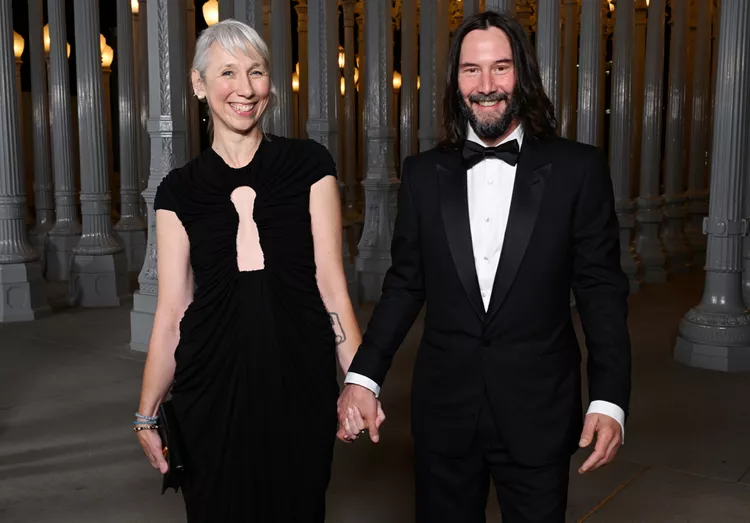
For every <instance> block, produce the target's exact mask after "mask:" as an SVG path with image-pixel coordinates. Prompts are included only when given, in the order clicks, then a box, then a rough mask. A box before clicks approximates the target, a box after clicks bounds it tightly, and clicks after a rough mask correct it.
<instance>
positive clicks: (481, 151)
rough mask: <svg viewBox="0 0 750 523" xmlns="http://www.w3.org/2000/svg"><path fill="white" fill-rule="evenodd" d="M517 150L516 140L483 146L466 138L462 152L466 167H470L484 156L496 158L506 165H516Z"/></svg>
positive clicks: (484, 157)
mask: <svg viewBox="0 0 750 523" xmlns="http://www.w3.org/2000/svg"><path fill="white" fill-rule="evenodd" d="M518 150H519V149H518V141H517V140H510V141H509V142H505V143H501V144H500V145H497V146H495V147H484V146H482V145H479V144H478V143H476V142H472V141H471V140H466V141H465V142H464V148H463V151H462V154H463V157H464V163H465V164H466V168H467V169H471V168H472V167H474V166H475V165H476V164H478V163H479V162H481V161H482V160H484V159H486V158H497V159H498V160H502V161H504V162H505V163H507V164H508V165H516V163H518Z"/></svg>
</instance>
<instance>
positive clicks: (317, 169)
mask: <svg viewBox="0 0 750 523" xmlns="http://www.w3.org/2000/svg"><path fill="white" fill-rule="evenodd" d="M310 159H311V163H312V164H313V169H312V170H311V172H310V185H313V184H314V183H316V182H318V181H319V180H322V179H323V178H325V177H326V176H333V177H334V178H338V173H337V172H336V162H335V161H334V160H333V157H332V156H331V153H330V152H329V151H328V149H326V148H325V147H324V146H323V145H321V144H319V143H318V142H316V141H314V140H310Z"/></svg>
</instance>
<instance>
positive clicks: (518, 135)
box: [466, 123, 523, 150]
mask: <svg viewBox="0 0 750 523" xmlns="http://www.w3.org/2000/svg"><path fill="white" fill-rule="evenodd" d="M466 127H467V128H468V132H467V133H466V139H467V140H471V141H472V142H474V143H478V144H479V145H481V146H482V147H486V146H487V145H486V144H485V143H484V142H483V141H482V140H481V138H479V136H477V133H476V132H475V131H474V128H473V127H472V126H471V124H467V125H466ZM511 140H518V149H519V150H520V149H521V146H522V145H523V126H522V125H521V124H520V123H519V124H518V125H517V126H516V128H515V129H513V132H512V133H510V134H509V135H508V136H507V137H506V138H505V139H504V140H503V141H502V142H500V143H505V142H509V141H511ZM498 145H500V144H498Z"/></svg>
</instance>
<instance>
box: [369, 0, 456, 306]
mask: <svg viewBox="0 0 750 523" xmlns="http://www.w3.org/2000/svg"><path fill="white" fill-rule="evenodd" d="M437 4H438V8H439V6H440V5H442V6H443V7H445V3H444V2H441V1H438V2H437ZM439 12H440V13H441V15H442V16H443V18H445V25H446V26H447V11H439ZM422 14H423V15H424V14H426V10H422ZM432 16H437V15H432ZM365 26H366V28H365V38H366V39H367V43H366V46H365V52H366V53H367V58H366V62H367V69H366V71H365V83H366V84H367V86H368V90H367V96H366V97H365V104H366V107H365V112H366V113H368V117H367V119H366V120H365V125H366V128H365V134H366V144H367V157H366V158H367V171H366V176H365V180H364V181H363V182H362V185H363V186H364V189H365V209H366V210H365V225H364V230H363V232H362V239H361V240H360V243H359V253H358V255H357V262H356V264H357V272H358V274H359V278H360V290H361V296H362V299H363V300H366V301H375V300H377V299H378V298H379V297H380V293H381V287H382V284H383V278H384V277H385V273H386V271H387V270H388V268H389V267H390V265H391V253H390V248H391V237H392V234H393V225H394V222H395V219H396V194H397V190H398V186H399V181H398V179H397V178H396V159H395V157H394V139H395V129H394V128H393V114H392V110H391V108H392V107H393V83H392V78H393V31H392V28H391V2H390V0H367V1H366V2H365ZM424 29H425V28H424V27H423V30H424ZM433 38H434V36H433Z"/></svg>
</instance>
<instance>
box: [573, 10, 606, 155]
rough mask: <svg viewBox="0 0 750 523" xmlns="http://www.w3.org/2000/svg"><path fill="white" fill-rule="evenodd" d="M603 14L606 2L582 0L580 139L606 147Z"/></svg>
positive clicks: (579, 79) (579, 71)
mask: <svg viewBox="0 0 750 523" xmlns="http://www.w3.org/2000/svg"><path fill="white" fill-rule="evenodd" d="M602 14H603V11H602V0H581V39H580V58H579V68H578V129H577V139H578V141H580V142H583V143H587V144H591V145H596V146H601V145H603V144H602V143H601V138H602V136H603V133H602V129H603V125H604V100H603V99H602V96H603V94H604V90H603V89H602V81H603V79H604V76H603V74H602V73H603V71H602V67H603V66H604V60H603V57H602V31H603V30H604V29H603V27H602V24H603V19H602Z"/></svg>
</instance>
